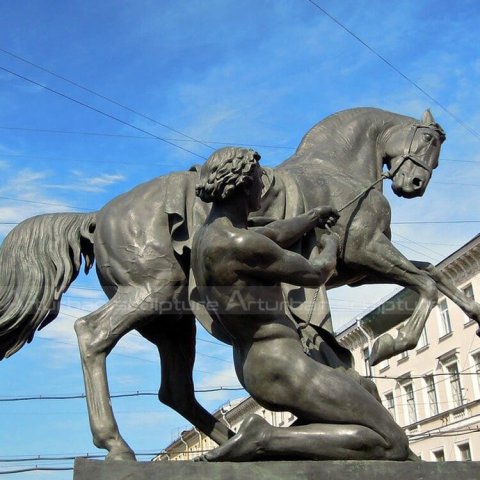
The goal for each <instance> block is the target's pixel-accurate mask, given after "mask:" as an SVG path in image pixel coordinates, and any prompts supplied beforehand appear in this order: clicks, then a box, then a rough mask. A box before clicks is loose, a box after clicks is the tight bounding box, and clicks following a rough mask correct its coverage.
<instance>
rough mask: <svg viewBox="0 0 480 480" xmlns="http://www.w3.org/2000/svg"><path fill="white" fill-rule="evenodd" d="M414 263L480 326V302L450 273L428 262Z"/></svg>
mask: <svg viewBox="0 0 480 480" xmlns="http://www.w3.org/2000/svg"><path fill="white" fill-rule="evenodd" d="M412 263H413V265H415V266H416V267H417V268H419V269H420V270H423V271H424V272H425V273H427V274H428V275H429V276H430V277H431V278H433V280H435V283H436V284H437V287H438V289H439V290H440V291H441V292H442V293H443V294H444V295H445V296H446V297H448V298H449V299H450V300H452V301H453V302H455V303H456V304H457V305H458V306H459V307H460V308H461V309H462V310H463V312H464V313H465V314H466V315H467V316H468V317H469V318H471V319H472V320H474V321H475V322H477V324H478V325H479V326H480V304H479V303H477V302H476V301H475V300H474V299H473V298H470V297H467V295H465V293H463V292H462V291H461V290H460V289H459V288H457V286H456V285H455V284H454V283H453V282H452V280H450V278H449V277H448V275H446V274H445V273H443V272H442V271H441V270H440V269H438V268H437V267H435V266H434V265H432V264H431V263H428V262H419V261H414V260H412ZM477 335H479V336H480V329H478V330H477Z"/></svg>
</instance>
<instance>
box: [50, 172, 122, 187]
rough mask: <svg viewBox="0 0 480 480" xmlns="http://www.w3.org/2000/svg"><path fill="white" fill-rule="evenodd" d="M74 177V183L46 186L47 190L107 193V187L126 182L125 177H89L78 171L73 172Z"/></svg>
mask: <svg viewBox="0 0 480 480" xmlns="http://www.w3.org/2000/svg"><path fill="white" fill-rule="evenodd" d="M72 173H73V175H74V177H76V178H75V179H74V180H73V181H72V182H68V181H66V182H65V183H60V184H45V185H44V186H45V187H47V188H53V189H58V190H74V191H82V192H105V191H106V187H109V186H111V185H114V184H116V183H119V182H122V181H124V180H125V178H126V177H125V176H124V175H120V174H109V173H103V174H101V175H97V176H95V177H91V176H87V175H85V174H84V173H82V172H79V171H77V170H74V171H72Z"/></svg>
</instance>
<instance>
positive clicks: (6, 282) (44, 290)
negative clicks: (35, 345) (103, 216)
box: [0, 213, 96, 360]
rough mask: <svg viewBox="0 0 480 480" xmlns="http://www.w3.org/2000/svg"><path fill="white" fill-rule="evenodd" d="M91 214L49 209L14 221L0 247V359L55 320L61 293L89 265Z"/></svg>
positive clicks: (92, 217) (92, 226)
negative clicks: (41, 213) (35, 215)
mask: <svg viewBox="0 0 480 480" xmlns="http://www.w3.org/2000/svg"><path fill="white" fill-rule="evenodd" d="M95 216H96V214H95V213H87V214H84V213H54V214H47V215H39V216H37V217H32V218H29V219H27V220H25V221H23V222H22V223H20V224H19V225H17V226H16V227H15V228H14V229H13V230H12V231H11V232H10V233H9V234H8V235H7V237H6V238H5V240H4V242H3V244H2V246H1V247H0V360H2V359H3V358H6V357H9V356H11V355H13V354H14V353H15V352H17V351H18V350H19V349H20V348H22V347H23V345H25V343H27V342H28V343H30V342H31V341H32V339H33V335H34V334H35V332H36V330H37V329H41V328H43V327H44V326H45V325H47V324H48V323H50V322H51V321H52V320H54V319H55V318H56V317H57V315H58V312H59V309H60V300H61V298H62V294H63V293H64V292H65V291H66V290H67V289H68V287H69V286H70V284H71V283H72V282H73V281H74V280H75V278H76V277H77V275H78V273H79V271H80V267H81V264H82V257H83V258H84V259H85V273H88V271H89V270H90V268H91V267H92V265H93V261H94V253H93V232H94V230H95Z"/></svg>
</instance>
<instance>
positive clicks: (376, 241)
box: [345, 234, 438, 365]
mask: <svg viewBox="0 0 480 480" xmlns="http://www.w3.org/2000/svg"><path fill="white" fill-rule="evenodd" d="M345 260H346V261H347V263H350V264H352V263H353V264H356V265H361V266H362V267H363V269H364V270H363V271H364V272H367V276H368V275H369V274H371V275H372V276H373V277H374V278H376V279H378V283H393V284H397V285H402V286H404V287H407V288H411V289H412V290H414V291H416V292H417V293H418V294H419V296H420V299H419V301H418V303H417V305H416V307H415V310H414V311H413V313H412V315H411V316H410V317H409V318H408V319H407V320H406V322H405V324H404V326H403V327H402V328H400V329H399V331H398V335H397V337H396V338H393V337H392V336H391V335H390V334H389V333H385V334H383V335H382V336H380V337H379V338H377V339H376V341H375V343H374V345H373V348H372V352H371V354H370V363H371V364H372V365H376V364H378V363H379V362H381V361H383V360H386V359H388V358H390V357H393V356H395V355H397V354H399V353H401V352H404V351H405V350H411V349H412V348H414V347H415V346H416V345H417V343H418V340H419V338H420V335H421V334H422V330H423V327H424V326H425V322H426V320H427V318H428V315H429V314H430V312H431V311H432V309H433V307H434V306H435V305H436V303H437V297H438V291H437V287H436V283H435V281H434V280H433V279H432V278H431V277H430V276H429V275H427V274H426V273H425V272H424V271H422V270H420V269H418V268H417V267H416V266H415V265H413V264H412V262H410V261H409V260H408V259H407V258H406V257H404V256H403V255H402V254H401V253H400V252H399V251H398V250H397V249H396V248H395V247H394V246H393V245H392V243H391V242H390V240H389V239H388V238H387V237H386V236H385V235H383V234H380V235H376V236H375V237H374V238H372V239H371V240H370V242H369V243H368V244H367V245H365V246H364V248H355V249H351V250H350V251H348V250H347V252H346V257H345ZM367 282H368V281H367Z"/></svg>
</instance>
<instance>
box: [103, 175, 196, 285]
mask: <svg viewBox="0 0 480 480" xmlns="http://www.w3.org/2000/svg"><path fill="white" fill-rule="evenodd" d="M196 175H197V174H196V173H194V172H179V173H175V174H171V175H166V176H161V177H157V178H154V179H153V180H151V181H149V182H146V183H143V184H141V185H138V186H137V187H135V188H133V189H132V190H130V191H129V192H126V193H124V194H122V195H120V196H119V197H116V198H115V199H113V200H112V201H110V202H109V203H108V204H107V205H105V207H103V208H102V209H101V210H100V211H99V212H98V215H97V227H96V230H95V236H94V249H95V257H96V261H97V270H98V273H99V276H100V277H101V278H102V280H103V281H102V283H104V282H105V283H106V284H109V285H117V286H120V285H131V284H132V283H134V284H145V283H147V282H149V279H152V281H159V280H161V281H172V282H184V281H185V274H184V271H183V269H182V266H181V265H180V264H179V260H181V255H178V251H179V250H183V248H180V247H178V245H174V244H175V242H177V243H178V242H179V243H182V242H183V243H185V244H186V245H187V244H188V242H189V241H190V240H191V238H190V237H191V231H192V228H193V227H192V223H193V221H192V215H191V213H190V212H192V211H193V203H194V198H195V191H194V189H195V182H196ZM175 246H177V252H176V251H175V248H174V247H175Z"/></svg>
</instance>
